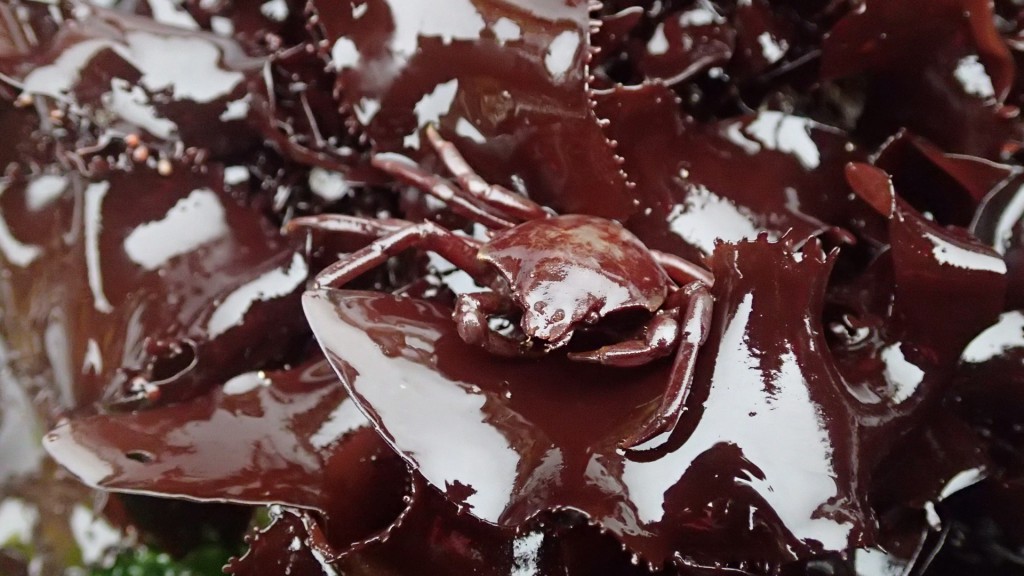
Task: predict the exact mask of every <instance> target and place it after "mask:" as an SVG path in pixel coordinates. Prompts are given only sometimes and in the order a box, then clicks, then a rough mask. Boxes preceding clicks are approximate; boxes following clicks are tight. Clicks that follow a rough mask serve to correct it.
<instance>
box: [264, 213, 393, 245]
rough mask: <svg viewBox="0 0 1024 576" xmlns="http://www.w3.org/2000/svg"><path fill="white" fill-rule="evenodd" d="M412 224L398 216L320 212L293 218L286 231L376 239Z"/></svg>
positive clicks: (291, 233)
mask: <svg viewBox="0 0 1024 576" xmlns="http://www.w3.org/2000/svg"><path fill="white" fill-rule="evenodd" d="M412 225H413V224H412V222H409V221H407V220H398V219H396V218H388V219H381V220H377V219H373V218H360V217H359V216H346V215H344V214H318V215H316V216H299V217H298V218H292V219H291V220H289V221H288V223H287V224H285V225H284V233H285V234H288V235H294V234H296V233H297V232H299V231H301V230H319V231H322V232H329V233H331V234H339V235H348V236H354V237H356V238H365V239H367V240H374V239H377V238H381V237H383V236H387V235H389V234H394V233H395V232H398V231H399V230H402V229H403V228H407V227H409V226H412Z"/></svg>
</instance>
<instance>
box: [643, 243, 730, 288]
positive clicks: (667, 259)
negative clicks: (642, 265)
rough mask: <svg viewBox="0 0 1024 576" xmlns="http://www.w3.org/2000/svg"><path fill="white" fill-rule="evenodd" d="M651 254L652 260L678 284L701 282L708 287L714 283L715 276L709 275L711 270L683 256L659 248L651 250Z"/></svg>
mask: <svg viewBox="0 0 1024 576" xmlns="http://www.w3.org/2000/svg"><path fill="white" fill-rule="evenodd" d="M651 255H653V256H654V260H655V261H656V262H657V263H658V264H659V265H660V266H661V267H662V268H663V269H664V270H665V273H666V274H668V277H669V278H671V279H672V280H674V281H675V282H676V284H679V285H680V286H686V285H687V284H689V283H691V282H702V283H703V284H704V285H706V286H708V287H709V288H710V287H711V286H714V285H715V277H714V276H712V275H711V272H709V271H708V270H707V269H706V268H704V267H702V266H699V265H697V264H694V263H693V262H690V261H689V260H686V259H685V258H680V257H679V256H676V255H674V254H669V253H667V252H661V251H660V250H651Z"/></svg>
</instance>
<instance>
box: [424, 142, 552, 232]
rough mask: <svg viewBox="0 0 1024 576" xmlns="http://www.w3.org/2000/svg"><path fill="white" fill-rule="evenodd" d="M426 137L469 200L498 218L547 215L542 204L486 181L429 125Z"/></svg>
mask: <svg viewBox="0 0 1024 576" xmlns="http://www.w3.org/2000/svg"><path fill="white" fill-rule="evenodd" d="M426 133H427V139H428V140H429V141H430V145H431V146H433V147H434V150H435V151H436V152H437V155H438V156H439V157H440V158H441V161H442V162H444V165H445V166H446V167H447V168H448V170H449V171H450V172H451V173H452V176H455V179H456V180H458V181H459V186H460V187H461V188H462V193H463V195H464V196H466V198H467V199H468V200H469V201H470V202H474V203H477V204H480V205H483V207H485V208H488V209H490V210H493V211H495V212H496V213H497V214H498V215H500V216H501V217H502V218H505V219H508V220H513V221H521V220H539V219H541V218H547V217H548V216H550V214H549V213H548V212H547V210H545V209H544V207H543V206H541V205H540V204H537V203H536V202H534V201H533V200H530V199H529V198H527V197H525V196H523V195H521V194H516V193H515V192H513V191H511V190H509V189H508V188H505V187H504V186H499V185H497V184H488V183H487V181H486V180H484V179H483V178H481V177H480V175H479V174H477V173H476V171H475V170H473V168H471V167H470V166H469V163H468V162H466V159H465V158H463V157H462V154H461V153H460V152H459V150H458V148H456V147H455V145H454V144H452V143H451V142H449V141H447V140H445V139H444V138H442V137H441V135H440V134H439V133H438V132H437V128H436V127H434V125H433V124H428V125H427V127H426Z"/></svg>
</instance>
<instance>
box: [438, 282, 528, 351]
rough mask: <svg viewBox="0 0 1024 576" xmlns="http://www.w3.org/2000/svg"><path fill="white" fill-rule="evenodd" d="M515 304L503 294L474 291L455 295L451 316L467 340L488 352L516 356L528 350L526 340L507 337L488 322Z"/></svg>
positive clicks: (509, 310)
mask: <svg viewBox="0 0 1024 576" xmlns="http://www.w3.org/2000/svg"><path fill="white" fill-rule="evenodd" d="M514 310H515V306H514V305H513V304H512V301H511V300H510V299H509V298H508V297H507V296H505V295H502V294H498V293H495V292H476V293H470V294H461V295H459V298H458V300H457V301H456V303H455V311H454V312H453V313H452V319H453V320H455V326H456V328H457V329H458V331H459V336H461V337H462V339H463V340H464V341H465V342H466V343H467V344H474V345H476V346H480V347H482V348H483V349H485V350H487V351H488V352H490V353H491V354H495V355H497V356H505V357H519V356H525V355H529V354H530V352H531V351H530V349H529V348H528V346H527V344H526V342H524V341H522V340H516V339H515V338H509V337H508V336H505V335H503V334H500V333H498V332H495V331H494V330H493V329H491V327H490V325H489V324H488V319H489V318H490V317H491V316H494V315H500V314H508V313H509V312H513V311H514Z"/></svg>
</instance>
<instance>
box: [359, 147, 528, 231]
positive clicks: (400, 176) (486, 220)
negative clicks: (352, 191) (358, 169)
mask: <svg viewBox="0 0 1024 576" xmlns="http://www.w3.org/2000/svg"><path fill="white" fill-rule="evenodd" d="M370 163H371V164H373V166H374V167H375V168H377V169H378V170H381V171H383V172H387V173H388V174H390V175H391V176H392V177H394V178H395V179H396V180H399V181H401V182H405V183H406V184H408V185H410V186H413V187H415V188H417V189H419V190H422V191H423V192H425V193H427V194H430V195H431V196H433V197H434V198H437V199H438V200H440V201H442V202H444V203H445V204H447V205H448V207H449V208H451V210H452V212H454V213H456V214H458V215H459V216H462V217H464V218H468V219H470V220H472V221H474V222H479V223H480V224H483V225H484V226H487V227H488V228H499V229H500V228H511V227H513V226H515V222H513V221H512V220H506V219H504V218H501V217H500V216H495V215H494V214H491V213H490V212H488V211H487V210H486V209H484V208H481V207H480V206H477V205H476V204H474V203H472V202H470V201H469V200H467V199H466V198H465V195H464V194H463V193H462V191H461V190H459V188H458V187H456V186H453V185H452V184H451V183H450V182H448V181H447V180H445V179H444V178H441V177H440V176H438V175H437V174H431V173H430V172H427V171H426V170H424V169H422V168H420V167H419V166H417V165H416V163H415V162H413V161H412V160H410V159H408V158H406V157H405V156H402V155H401V154H392V153H387V154H376V155H374V157H373V158H372V159H370Z"/></svg>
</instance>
